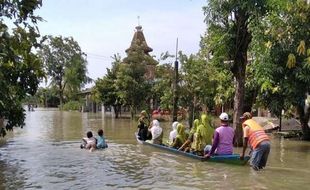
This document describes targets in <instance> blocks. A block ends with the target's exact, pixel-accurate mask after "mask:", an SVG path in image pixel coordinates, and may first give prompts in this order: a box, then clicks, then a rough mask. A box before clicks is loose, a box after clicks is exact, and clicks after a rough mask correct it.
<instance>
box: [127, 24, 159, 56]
mask: <svg viewBox="0 0 310 190" xmlns="http://www.w3.org/2000/svg"><path fill="white" fill-rule="evenodd" d="M135 28H136V31H135V34H134V35H133V38H132V41H131V44H130V47H129V48H128V49H126V53H128V52H129V51H134V50H135V47H136V46H140V47H142V48H143V50H144V53H146V54H148V53H149V52H152V51H153V49H152V48H150V47H149V46H148V45H147V43H146V40H145V37H144V34H143V30H142V26H141V25H138V26H136V27H135Z"/></svg>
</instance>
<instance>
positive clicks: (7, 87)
mask: <svg viewBox="0 0 310 190" xmlns="http://www.w3.org/2000/svg"><path fill="white" fill-rule="evenodd" d="M40 6H41V1H37V0H27V1H26V0H20V1H14V0H2V1H0V10H1V11H0V88H1V91H0V120H1V121H0V128H1V135H3V136H4V135H5V130H4V128H3V126H2V125H3V119H5V120H6V121H7V124H6V129H7V130H12V129H13V127H14V126H23V125H24V118H25V115H24V109H23V108H22V100H23V98H25V97H26V95H27V94H30V95H33V94H34V93H35V92H36V90H37V87H38V84H39V82H40V79H41V78H42V77H43V76H44V72H43V70H42V63H41V61H40V59H39V58H38V56H37V55H36V54H35V49H36V48H38V47H39V44H40V42H39V41H38V37H39V34H38V31H37V28H36V23H37V21H40V20H41V18H40V17H38V16H36V15H34V13H33V12H34V10H35V9H37V8H39V7H40ZM10 22H11V23H10ZM9 26H13V28H10V27H9ZM10 31H11V32H10Z"/></svg>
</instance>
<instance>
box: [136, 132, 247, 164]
mask: <svg viewBox="0 0 310 190" xmlns="http://www.w3.org/2000/svg"><path fill="white" fill-rule="evenodd" d="M135 135H136V139H137V141H138V143H140V144H143V145H149V146H152V147H156V148H159V149H162V150H165V151H168V152H172V153H175V154H180V155H183V156H186V157H189V158H193V159H196V160H200V161H207V162H219V163H227V164H234V165H245V164H246V163H247V162H248V160H249V159H250V157H249V156H245V157H244V159H243V160H240V154H231V155H214V156H211V157H210V158H209V159H207V158H204V157H203V156H198V155H196V154H193V153H189V152H183V151H178V150H177V149H174V148H171V147H169V146H166V145H159V144H152V143H149V142H146V141H142V140H140V139H139V138H138V137H139V136H138V134H137V133H135Z"/></svg>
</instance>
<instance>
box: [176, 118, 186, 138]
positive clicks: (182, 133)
mask: <svg viewBox="0 0 310 190" xmlns="http://www.w3.org/2000/svg"><path fill="white" fill-rule="evenodd" d="M176 138H179V139H180V140H181V142H182V143H184V142H185V140H186V133H185V127H184V125H182V124H181V123H179V124H178V126H177V136H176Z"/></svg>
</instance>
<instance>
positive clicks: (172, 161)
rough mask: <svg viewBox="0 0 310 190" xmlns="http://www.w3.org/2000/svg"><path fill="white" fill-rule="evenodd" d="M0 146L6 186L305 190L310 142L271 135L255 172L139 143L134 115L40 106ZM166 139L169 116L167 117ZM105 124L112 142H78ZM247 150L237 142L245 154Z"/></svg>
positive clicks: (0, 177)
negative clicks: (97, 146) (95, 145)
mask: <svg viewBox="0 0 310 190" xmlns="http://www.w3.org/2000/svg"><path fill="white" fill-rule="evenodd" d="M25 122H26V126H25V127H24V128H23V129H15V130H14V132H9V134H8V135H7V137H6V140H5V141H4V140H3V139H2V140H1V143H0V144H1V145H0V189H8V190H14V189H53V190H56V189H57V190H58V189H307V188H309V185H310V180H309V176H310V170H309V169H310V143H309V142H301V141H294V140H288V139H283V138H278V137H271V138H272V147H271V153H270V156H269V160H268V163H267V167H266V168H265V169H264V170H263V171H259V172H255V171H252V170H251V168H250V167H249V166H233V165H227V164H219V163H208V162H200V161H196V160H192V159H191V158H186V157H183V156H180V155H175V154H171V153H169V152H165V151H162V150H159V149H156V148H154V147H150V146H145V145H141V144H138V143H137V142H136V139H135V137H134V132H135V131H136V121H131V120H129V119H113V118H111V117H110V116H103V115H102V114H101V113H80V112H61V111H57V110H53V109H39V108H38V109H37V110H35V111H34V112H27V116H26V121H25ZM161 126H162V127H163V128H164V131H165V135H164V136H165V137H166V138H167V136H168V133H169V130H170V128H171V127H170V123H168V122H167V123H161ZM99 128H102V129H104V132H105V136H106V138H107V139H108V144H109V148H108V149H105V150H99V151H95V152H92V153H91V152H89V151H86V150H81V149H80V148H79V145H80V142H81V138H82V137H83V136H84V135H85V133H86V132H87V131H88V130H91V131H93V132H96V131H97V130H98V129H99ZM240 151H241V149H235V152H236V153H240Z"/></svg>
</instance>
